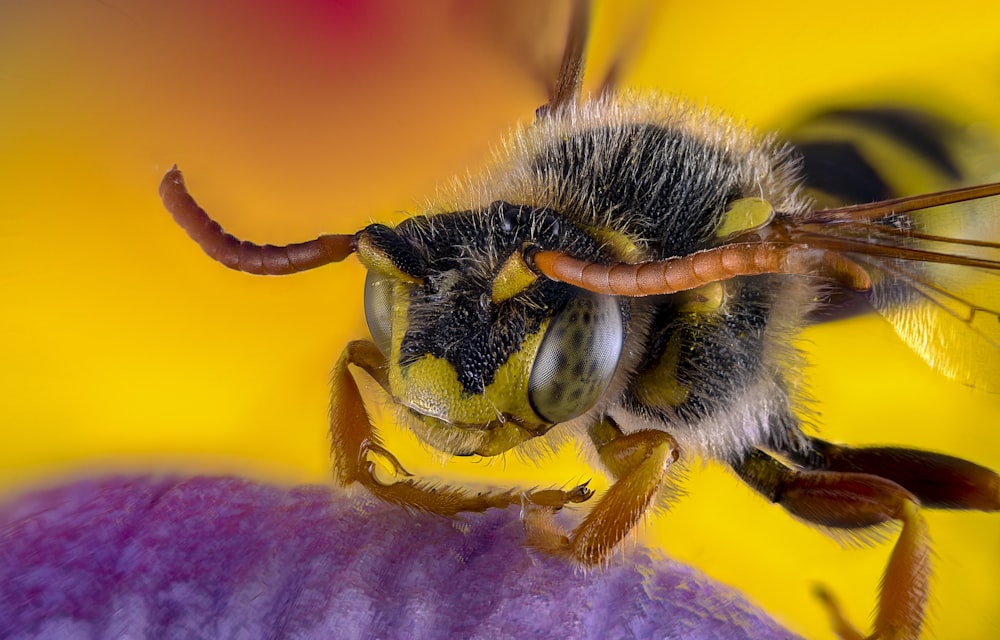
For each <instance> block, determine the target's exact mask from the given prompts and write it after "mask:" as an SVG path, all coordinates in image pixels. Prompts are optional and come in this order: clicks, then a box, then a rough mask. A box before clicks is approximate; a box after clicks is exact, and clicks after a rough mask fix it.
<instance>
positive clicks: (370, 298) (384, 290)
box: [365, 271, 393, 357]
mask: <svg viewBox="0 0 1000 640" xmlns="http://www.w3.org/2000/svg"><path fill="white" fill-rule="evenodd" d="M392 314H393V308H392V280H391V279H390V278H387V277H385V276H383V275H380V274H378V273H376V272H375V271H369V272H368V277H367V278H365V322H367V323H368V331H369V332H370V333H371V334H372V340H374V341H375V346H377V347H378V349H379V351H381V352H382V355H384V356H386V357H388V356H389V354H390V352H391V351H392Z"/></svg>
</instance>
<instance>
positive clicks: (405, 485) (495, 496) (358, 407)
mask: <svg viewBox="0 0 1000 640" xmlns="http://www.w3.org/2000/svg"><path fill="white" fill-rule="evenodd" d="M352 364H353V365H355V366H357V367H359V368H361V369H363V370H364V371H365V372H367V373H368V374H369V375H371V376H372V378H374V379H375V381H376V382H378V383H380V384H381V385H382V386H383V387H385V386H386V385H387V383H386V380H385V358H384V357H383V356H382V354H381V352H379V350H378V347H376V346H375V344H374V343H372V342H368V341H356V342H351V343H349V344H348V345H347V348H345V349H344V352H343V353H342V354H341V356H340V359H339V360H338V361H337V364H336V366H335V367H334V369H333V374H332V375H331V382H330V386H331V403H330V440H331V450H332V453H333V457H334V461H335V470H334V475H335V478H336V480H337V482H338V484H340V485H341V486H345V487H346V486H350V485H352V484H354V483H358V484H360V485H362V486H364V487H365V488H366V489H368V491H370V492H371V493H372V494H374V495H375V496H376V497H377V498H380V499H382V500H385V501H386V502H391V503H394V504H398V505H401V506H404V507H408V508H412V509H419V510H421V511H429V512H431V513H436V514H439V515H444V516H453V515H455V514H457V513H460V512H462V511H485V510H487V509H491V508H504V507H508V506H510V505H512V504H519V503H520V502H521V499H522V498H521V496H520V495H517V494H515V493H514V492H512V491H505V492H496V493H493V492H480V493H473V492H469V491H464V490H462V489H458V488H453V487H447V486H440V485H431V484H427V483H421V482H419V481H415V480H410V479H406V478H404V479H400V480H398V481H397V482H393V483H388V484H387V483H383V482H381V481H379V480H378V479H377V478H376V477H375V467H376V463H375V462H374V461H373V460H372V459H371V458H372V457H377V458H381V459H382V460H383V461H384V462H385V463H386V464H387V466H389V467H391V468H392V469H393V470H394V472H395V474H396V475H397V476H409V475H410V474H409V473H407V472H406V470H405V469H404V468H403V467H402V465H401V464H400V463H399V461H398V460H396V458H395V456H393V455H392V454H391V453H390V452H389V451H388V450H387V449H386V448H385V447H384V446H383V444H382V442H381V440H380V439H379V437H378V433H377V432H376V431H375V427H374V426H373V425H372V423H371V419H370V418H369V416H368V411H367V410H366V409H365V405H364V401H363V400H362V398H361V393H360V391H359V390H358V385H357V382H355V380H354V376H353V375H352V374H351V372H350V371H349V369H348V366H349V365H352ZM566 494H567V496H568V497H567V501H572V499H573V498H575V497H576V494H573V493H572V492H566ZM545 497H546V498H547V499H549V500H550V501H551V499H552V496H551V495H546V496H545ZM528 499H529V500H530V499H531V496H530V494H529V496H528Z"/></svg>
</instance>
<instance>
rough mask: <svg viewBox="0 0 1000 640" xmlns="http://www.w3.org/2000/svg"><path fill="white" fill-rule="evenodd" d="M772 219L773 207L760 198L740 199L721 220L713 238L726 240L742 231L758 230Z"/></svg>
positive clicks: (734, 202)
mask: <svg viewBox="0 0 1000 640" xmlns="http://www.w3.org/2000/svg"><path fill="white" fill-rule="evenodd" d="M773 217H774V207H772V206H771V203H770V202H768V201H767V200H763V199H761V198H740V199H739V200H735V201H733V203H732V204H731V205H730V206H729V210H728V211H726V214H725V216H724V217H723V218H722V225H721V226H720V227H719V229H718V230H717V231H716V232H715V237H717V238H726V237H729V236H731V235H735V234H737V233H743V232H744V231H751V230H753V229H759V228H760V227H763V226H764V225H766V224H767V223H769V222H770V221H771V218H773Z"/></svg>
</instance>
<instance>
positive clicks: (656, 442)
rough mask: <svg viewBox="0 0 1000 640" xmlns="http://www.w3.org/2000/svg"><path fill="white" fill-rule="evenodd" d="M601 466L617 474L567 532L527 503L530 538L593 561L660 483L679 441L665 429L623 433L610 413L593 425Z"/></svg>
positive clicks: (555, 550) (635, 518)
mask: <svg viewBox="0 0 1000 640" xmlns="http://www.w3.org/2000/svg"><path fill="white" fill-rule="evenodd" d="M590 435H591V439H592V440H593V441H594V444H595V445H597V451H598V455H599V456H600V458H601V461H602V462H603V463H604V466H605V467H607V469H608V470H609V471H610V472H611V474H612V475H613V476H614V478H615V482H614V484H612V485H611V487H610V488H609V489H608V490H607V492H606V493H605V494H604V495H603V496H601V498H600V500H598V501H597V503H596V504H595V505H594V508H593V509H591V511H590V513H588V514H587V516H586V517H585V518H584V519H583V522H581V523H580V524H579V525H578V526H577V527H576V528H575V529H574V530H573V531H572V533H570V534H569V535H566V534H565V533H563V532H562V531H560V530H559V528H558V527H556V526H555V524H554V522H553V521H552V517H551V514H552V512H551V510H546V509H529V510H528V511H527V513H526V515H525V528H526V530H527V534H528V543H529V544H531V545H532V546H534V547H538V548H540V549H543V550H545V551H548V552H550V553H553V554H555V555H561V556H567V557H570V558H573V559H575V560H577V561H579V562H582V563H584V564H596V563H598V562H601V561H602V560H604V559H605V558H607V556H608V554H609V553H610V552H611V550H612V549H613V548H614V547H615V545H617V544H618V543H619V542H620V541H621V540H622V538H624V537H625V534H627V533H628V532H629V531H631V530H632V529H633V528H634V527H635V525H636V523H638V521H639V519H640V518H641V517H642V515H643V514H644V513H645V512H646V509H648V508H649V505H650V502H652V500H653V498H654V497H655V496H656V495H657V494H658V493H659V492H660V490H661V489H662V488H663V483H664V481H665V480H666V477H667V473H668V471H669V469H670V466H671V465H672V464H673V463H674V462H675V461H676V460H677V457H678V450H677V443H676V442H675V441H674V439H673V438H672V437H671V436H670V435H669V434H668V433H666V432H664V431H656V430H646V431H637V432H636V433H631V434H628V435H625V434H623V433H622V432H621V430H620V429H619V428H618V426H617V425H615V424H614V422H612V421H611V419H610V418H605V419H604V420H603V421H602V422H600V423H598V424H597V425H595V426H594V427H593V428H592V429H591V434H590Z"/></svg>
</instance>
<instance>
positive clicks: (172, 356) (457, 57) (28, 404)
mask: <svg viewBox="0 0 1000 640" xmlns="http://www.w3.org/2000/svg"><path fill="white" fill-rule="evenodd" d="M458 4H461V3H458ZM523 4H524V6H525V7H527V6H529V5H530V4H531V3H527V2H525V3H523ZM809 7H810V8H809V9H806V8H805V3H801V2H790V1H787V2H777V1H775V2H764V1H762V2H756V3H746V2H736V1H735V0H733V1H729V0H727V1H724V2H716V3H704V2H703V3H682V2H675V3H668V4H664V5H662V6H660V5H655V4H654V5H653V7H652V10H649V6H648V5H647V6H646V7H645V8H628V9H626V10H624V12H621V10H620V9H619V8H618V5H616V6H615V7H612V6H611V3H608V5H607V6H605V5H601V6H600V7H599V11H598V23H599V29H600V33H602V34H604V35H602V36H600V37H598V39H597V40H596V41H595V43H594V57H595V59H596V60H598V61H600V60H602V59H603V60H607V59H608V57H609V55H611V54H610V53H609V52H610V51H612V50H613V49H614V48H615V47H617V46H619V44H618V43H620V42H621V41H622V39H623V38H624V39H625V40H627V41H632V40H633V38H632V35H633V32H634V25H636V24H640V25H641V26H642V29H641V31H642V32H643V33H642V39H641V40H639V42H640V44H639V45H638V46H637V47H636V48H635V50H634V52H633V53H634V59H633V64H631V65H630V68H629V72H628V73H627V74H626V75H625V84H626V85H634V86H641V87H655V88H658V89H660V90H662V91H665V92H669V93H676V94H679V95H683V96H687V97H689V98H691V99H694V100H696V101H705V102H706V103H709V104H713V105H716V106H718V107H721V108H723V109H725V110H727V111H728V112H730V113H732V114H734V115H737V116H740V117H744V118H746V119H747V120H748V122H750V123H751V124H754V125H756V126H764V127H769V126H772V125H776V124H780V122H781V121H782V118H784V117H786V116H788V115H789V114H794V113H796V112H797V110H799V109H800V108H802V107H803V106H804V105H805V106H808V105H811V104H817V103H822V102H823V101H826V100H830V99H832V98H835V97H836V96H838V95H841V94H844V93H847V94H851V95H860V94H863V93H864V92H866V91H872V92H876V93H880V94H884V93H885V91H886V88H887V87H895V86H899V87H901V88H902V89H904V90H908V91H915V92H917V93H918V95H921V96H948V100H949V104H951V105H954V104H961V105H967V108H968V114H969V119H970V120H980V119H983V120H991V122H990V124H992V125H994V126H996V125H997V124H998V123H1000V117H997V114H998V113H1000V44H998V42H997V33H998V31H1000V7H998V6H996V3H994V2H985V1H984V2H974V1H966V0H957V1H956V2H951V3H946V4H941V3H929V2H927V3H913V2H899V1H893V2H885V3H874V2H870V1H869V2H859V1H854V0H851V1H845V2H838V3H836V4H829V3H814V4H811V5H809ZM647 10H649V11H648V18H647V17H643V16H645V15H646V13H644V12H645V11H647ZM505 11H512V9H510V7H509V6H508V7H507V9H505ZM485 14H486V12H484V13H483V15H485ZM483 15H479V11H478V10H470V9H469V8H468V7H466V6H465V5H462V8H456V7H455V6H452V5H451V4H449V3H444V2H440V3H408V2H404V1H402V0H397V1H394V2H390V1H387V0H378V1H376V2H364V1H361V0H341V1H338V2H322V1H320V0H315V1H306V0H298V1H296V2H285V3H279V2H276V1H274V0H256V1H253V2H237V1H235V0H232V1H228V2H213V3H200V2H196V1H195V0H181V1H178V2H172V3H152V2H138V1H131V0H109V1H106V2H98V1H94V2H80V1H79V0H75V1H48V0H40V1H38V2H30V3H9V2H8V3H3V4H0V251H2V254H0V287H2V306H0V336H2V340H0V364H2V369H0V434H2V436H3V442H4V446H3V447H0V492H3V494H5V495H11V494H13V493H16V492H18V491H21V490H24V489H26V488H29V487H32V486H38V485H40V484H52V483H56V482H63V481H66V480H68V479H71V478H73V477H77V476H80V475H93V474H105V473H112V472H121V471H127V472H137V473H158V472H170V471H173V472H181V473H208V474H227V473H236V474H240V475H246V476H251V477H255V478H260V479H263V480H267V481H272V482H281V483H289V484H291V483H304V482H313V483H315V482H327V481H328V480H329V478H330V471H329V459H328V453H327V442H326V424H325V418H326V410H327V406H326V405H327V377H328V374H329V370H330V368H331V366H332V363H333V362H334V360H335V359H336V357H337V356H338V354H339V352H340V350H341V349H342V348H343V346H344V345H345V344H346V343H347V341H349V340H351V339H357V338H362V337H366V335H367V330H366V328H365V325H364V318H363V312H362V304H361V288H362V287H361V285H362V283H363V278H364V273H363V269H362V268H361V267H360V266H359V265H358V264H357V262H356V261H354V260H353V259H349V260H348V261H346V262H345V263H343V264H340V265H335V266H331V267H328V268H325V269H321V270H318V271H315V272H310V273H305V274H301V275H297V276H294V277H287V278H260V277H254V276H249V275H245V274H239V273H235V272H231V271H228V270H226V269H224V268H222V267H220V266H219V265H217V264H214V263H213V262H211V261H210V260H209V259H208V258H206V257H205V256H204V255H203V254H202V253H201V252H200V250H198V249H197V247H195V246H194V245H193V244H192V243H191V242H190V241H189V240H188V238H187V237H186V236H185V235H184V234H183V232H181V231H180V230H179V229H177V228H176V226H175V225H174V224H173V222H172V221H171V220H170V218H169V216H168V215H167V214H166V213H165V212H164V211H163V209H162V207H161V205H160V203H159V200H158V197H157V185H158V182H159V179H160V177H161V176H162V175H163V173H164V172H165V171H166V170H167V169H168V168H169V167H170V166H171V165H172V164H173V163H177V164H179V165H180V167H181V168H182V169H183V170H184V171H185V174H186V176H187V179H188V185H189V187H190V188H191V190H192V192H193V193H194V194H195V196H196V197H197V198H198V199H199V200H200V202H201V203H202V204H203V205H204V206H205V207H206V208H207V209H208V210H209V211H210V212H211V213H212V214H213V215H214V216H215V217H216V218H217V219H218V220H220V221H221V222H222V224H223V225H224V226H225V227H226V228H227V229H229V230H230V231H232V232H234V233H236V234H237V235H239V236H241V237H244V238H248V239H252V240H255V241H258V242H272V243H276V244H281V243H287V242H292V241H298V240H304V239H309V238H312V237H314V236H315V235H317V234H319V233H322V232H340V233H347V232H353V231H355V230H357V229H358V228H360V227H361V226H363V225H364V224H366V223H368V222H369V221H370V220H380V221H390V222H392V221H398V220H400V219H402V218H403V217H405V216H406V213H405V212H406V211H407V210H410V211H412V210H415V209H417V208H419V206H420V203H421V202H422V201H423V199H424V198H426V197H429V196H431V195H432V194H433V192H434V190H435V188H436V186H437V185H439V184H441V183H443V182H444V181H445V180H447V179H448V178H449V177H450V176H451V175H453V174H456V173H462V172H465V171H466V170H475V169H476V167H478V166H480V165H481V164H482V162H483V161H484V159H485V158H487V157H488V152H489V148H490V146H491V145H493V144H496V143H498V142H499V140H500V139H501V136H502V134H503V132H504V131H505V130H506V129H507V128H508V127H509V126H510V125H512V124H513V123H514V122H516V121H518V120H521V121H526V120H527V119H529V118H530V117H531V115H532V111H533V109H534V108H535V107H536V106H538V105H539V104H540V103H541V102H543V101H544V92H543V90H542V88H541V85H540V84H539V83H538V82H537V80H535V79H534V78H533V77H532V74H531V73H528V72H526V68H525V62H524V60H525V58H524V57H523V56H520V57H519V56H518V55H516V53H515V54H512V51H511V49H512V48H516V47H513V46H512V43H513V42H521V41H519V40H516V39H514V38H507V37H505V36H498V34H496V33H495V31H497V30H498V29H497V25H500V27H501V29H500V30H502V29H505V28H506V26H507V25H508V22H506V21H502V20H492V19H485V20H484V19H483ZM636 16H640V17H639V18H638V19H637V18H636ZM515 22H516V21H515ZM511 24H513V23H511ZM487 26H492V27H493V31H494V33H489V29H487V28H486V27H487ZM549 32H550V33H556V34H558V31H557V30H555V31H553V30H549ZM622 34H626V35H625V36H622ZM555 38H556V40H555V41H554V44H553V49H554V50H555V51H558V49H559V46H560V45H561V42H559V41H558V35H556V36H555ZM517 50H518V51H521V49H517ZM803 346H804V347H805V348H807V349H808V350H809V352H810V357H811V361H812V362H813V363H814V366H813V367H812V368H811V369H810V370H809V371H808V372H806V376H807V378H808V380H809V382H810V384H811V389H812V392H813V394H814V395H815V396H816V397H817V398H818V399H819V401H820V402H819V403H818V404H817V409H818V411H819V413H820V414H821V419H822V433H823V434H824V435H825V436H826V437H827V438H829V439H832V440H837V441H843V442H850V443H858V444H861V443H872V444H874V443H879V444H887V443H898V444H905V445H909V446H918V447H924V448H930V449H935V450H940V451H943V452H947V453H950V454H953V455H959V456H963V457H968V458H970V459H972V460H974V461H976V462H979V463H981V464H985V465H987V466H990V467H992V468H994V469H1000V429H998V428H997V422H998V418H1000V398H998V396H995V395H987V394H985V393H980V392H976V391H973V390H970V389H968V388H966V387H963V386H962V385H959V384H955V383H950V382H948V381H946V380H945V379H944V378H942V377H940V376H938V375H936V374H934V373H933V372H932V371H930V370H929V369H928V368H927V367H925V366H924V365H923V364H922V363H921V361H920V360H919V359H918V358H917V357H916V356H914V355H913V354H911V353H910V352H909V351H907V350H906V348H905V347H903V346H902V345H901V343H899V342H898V341H897V340H896V339H895V337H894V335H893V334H892V331H891V330H890V329H889V328H888V327H887V325H885V324H884V323H883V322H882V321H881V320H879V319H877V318H862V319H855V320H850V321H844V322H840V323H834V324H830V325H826V326H822V327H816V328H813V329H810V330H809V331H807V333H806V335H805V337H804V341H803ZM383 413H384V414H387V415H388V414H389V413H390V412H388V411H384V412H383ZM384 426H385V428H387V429H391V425H384ZM393 439H394V442H393V448H394V449H396V450H398V451H402V452H403V453H402V454H401V456H400V457H401V458H402V459H403V460H404V463H406V464H407V466H408V467H413V469H411V470H429V471H432V472H436V473H439V474H441V473H448V474H451V473H454V474H458V475H460V476H464V477H469V478H479V477H489V478H491V479H492V480H490V481H491V482H496V479H498V478H499V479H502V478H505V477H506V478H514V479H516V480H517V481H519V482H526V483H529V484H535V483H537V484H548V485H553V484H556V485H562V484H568V483H570V482H573V481H578V480H579V479H581V478H582V477H586V476H588V475H589V474H588V472H587V471H586V470H585V469H583V468H582V467H581V466H580V465H579V464H577V463H575V461H574V452H573V451H572V450H566V451H563V452H561V453H562V454H563V455H562V458H569V462H564V461H563V459H562V458H561V459H559V460H558V461H555V460H553V461H545V463H544V465H543V468H540V469H536V468H533V467H530V466H524V465H522V464H520V463H519V461H518V460H517V459H516V458H515V457H514V456H508V457H506V458H504V459H503V460H500V461H498V462H494V463H493V464H486V463H485V462H483V461H463V462H461V463H457V464H455V465H449V469H448V470H446V471H442V470H441V469H440V467H438V466H435V464H434V463H433V462H429V461H426V460H424V461H421V460H420V459H419V458H420V456H421V453H422V452H421V451H420V450H419V446H418V445H416V444H415V443H414V442H413V441H412V438H409V437H408V435H407V434H404V433H399V432H395V433H394V434H393ZM484 474H485V475H484ZM690 475H691V477H690V480H689V482H687V483H686V485H685V489H686V491H687V493H688V496H687V498H686V499H684V500H683V501H681V502H680V503H679V504H677V505H676V506H675V508H674V509H673V510H672V511H671V512H670V513H669V514H666V515H664V516H662V517H657V518H651V519H650V522H649V523H648V526H647V527H646V529H645V532H644V533H643V534H642V537H643V539H644V540H646V541H649V542H650V543H651V544H655V545H658V546H660V547H662V548H663V549H664V552H665V553H666V554H668V555H670V556H671V557H675V558H678V559H680V560H683V561H686V562H689V563H692V564H694V565H696V566H698V567H700V568H701V569H702V570H704V571H706V572H707V573H708V574H710V575H712V576H714V577H716V578H718V579H720V580H722V581H724V582H727V583H729V584H732V585H734V586H736V587H738V588H740V589H741V590H743V591H745V592H746V593H747V594H749V595H750V597H752V598H753V599H755V600H756V601H757V602H759V603H760V604H761V605H762V606H763V607H764V608H765V609H767V610H768V611H770V612H771V613H772V614H773V615H775V616H776V617H777V618H778V619H780V620H782V621H783V622H784V623H785V624H788V625H789V626H790V627H791V628H792V629H793V630H795V631H797V632H799V633H802V634H804V635H806V636H807V637H810V638H829V637H832V634H831V632H830V631H829V629H828V625H827V621H826V619H825V618H824V617H823V615H822V612H821V611H820V609H819V607H818V605H817V603H816V602H815V600H814V599H813V598H812V596H811V595H810V591H811V587H812V585H813V584H814V583H817V582H822V583H824V584H826V585H828V586H829V587H830V588H831V589H833V591H834V592H835V593H837V594H838V595H839V596H840V597H841V598H842V599H843V600H844V602H845V605H846V607H847V610H848V613H849V614H850V616H851V617H852V619H853V620H855V621H856V622H858V623H861V624H866V623H867V621H868V619H869V614H870V612H871V610H872V607H873V605H874V602H875V594H876V590H877V585H878V581H879V578H880V575H881V572H882V569H883V567H884V564H885V561H886V558H887V557H888V553H889V550H890V545H888V544H882V545H879V546H877V547H874V548H862V549H855V548H849V549H844V548H842V547H841V546H840V544H838V543H837V542H835V541H833V540H831V539H830V538H829V537H827V536H825V535H824V534H822V533H820V532H818V531H816V530H814V529H812V528H809V527H807V526H804V525H802V524H800V523H798V522H795V521H793V520H792V519H791V518H789V517H788V516H787V515H785V514H784V513H783V512H782V511H781V510H780V509H778V508H776V507H773V506H771V505H768V504H766V503H765V502H763V501H762V500H761V499H759V498H757V497H756V496H755V495H753V494H752V492H751V491H750V490H749V489H747V488H745V487H744V486H743V485H741V483H739V482H738V481H737V480H735V479H734V478H733V477H732V475H731V474H729V473H727V472H725V471H723V470H720V469H716V468H714V467H706V468H704V469H701V468H697V467H696V468H694V469H693V470H692V472H691V474H690ZM595 482H596V483H598V485H600V483H601V480H600V479H597V480H596V481H595ZM928 519H929V520H930V524H931V531H932V535H933V538H934V542H935V551H936V557H935V580H934V587H935V588H934V591H933V594H932V603H931V610H930V618H929V624H930V627H931V631H930V632H929V634H928V635H930V636H933V637H939V638H993V637H1000V607H998V604H997V603H998V599H1000V516H998V515H997V514H993V515H988V514H985V515H984V514H976V513H947V512H938V513H930V514H928Z"/></svg>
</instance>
